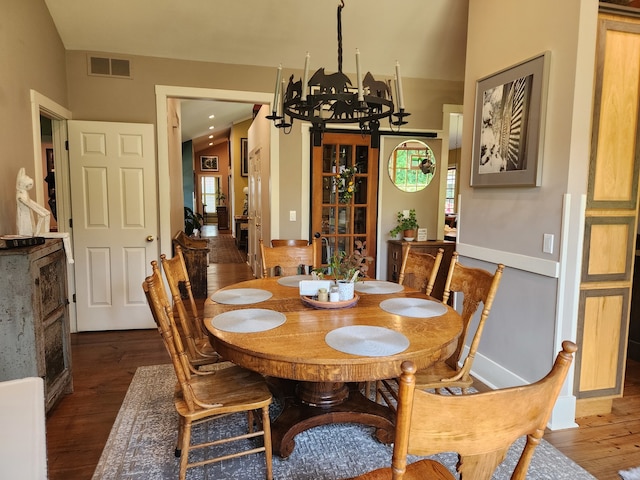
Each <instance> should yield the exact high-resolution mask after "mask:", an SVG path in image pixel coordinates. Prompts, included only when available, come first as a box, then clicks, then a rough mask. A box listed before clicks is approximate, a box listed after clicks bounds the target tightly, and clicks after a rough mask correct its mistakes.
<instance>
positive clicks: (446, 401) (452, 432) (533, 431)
mask: <svg viewBox="0 0 640 480" xmlns="http://www.w3.org/2000/svg"><path fill="white" fill-rule="evenodd" d="M576 350H577V347H576V345H575V343H573V342H570V341H564V342H563V343H562V351H560V352H559V353H558V355H557V356H556V360H555V363H554V364H553V367H552V368H551V371H550V372H549V373H548V374H547V375H546V376H545V377H544V378H543V379H542V380H540V381H538V382H536V383H533V384H530V385H525V386H521V387H512V388H505V389H502V390H494V391H491V392H486V393H478V394H473V395H435V394H433V393H430V392H425V391H422V390H419V389H418V388H417V386H416V378H415V373H416V368H415V365H414V364H413V362H409V361H406V362H403V364H402V375H401V376H400V381H399V383H400V389H399V395H398V411H397V417H396V418H397V420H396V421H397V423H396V433H395V440H394V445H393V457H392V461H391V468H383V469H378V470H374V471H372V472H369V473H365V474H364V475H360V476H359V477H356V478H357V480H383V479H384V480H424V479H429V480H454V479H455V476H454V475H453V474H452V473H451V472H450V471H449V470H448V469H446V468H444V466H442V465H441V464H440V463H438V462H436V461H435V460H430V459H425V460H419V461H417V462H415V463H412V464H411V465H407V454H411V455H424V456H429V455H434V454H436V453H442V452H456V453H457V454H458V455H459V462H458V465H457V471H458V473H459V474H460V479H461V480H467V479H474V480H489V479H491V477H492V475H493V472H494V470H495V469H496V467H497V466H498V465H499V464H500V463H502V461H503V460H504V458H505V456H506V454H507V451H508V450H509V447H510V446H511V445H512V444H513V442H515V441H516V440H517V439H518V438H520V437H522V436H523V435H526V443H525V446H524V448H523V450H522V453H521V454H520V458H519V460H518V463H517V465H516V467H515V470H514V471H513V474H512V475H511V479H512V480H524V479H525V478H526V475H527V470H528V468H529V463H530V462H531V458H532V456H533V453H534V450H535V448H536V447H537V446H538V444H539V443H540V439H541V438H542V436H543V435H544V430H545V428H546V426H547V422H548V421H549V417H550V416H551V411H552V410H553V407H554V405H555V403H556V400H557V398H558V395H559V393H560V389H561V388H562V384H563V383H564V381H565V378H566V376H567V372H568V370H569V366H570V365H571V362H572V360H573V354H574V353H575V352H576ZM352 480H355V479H352Z"/></svg>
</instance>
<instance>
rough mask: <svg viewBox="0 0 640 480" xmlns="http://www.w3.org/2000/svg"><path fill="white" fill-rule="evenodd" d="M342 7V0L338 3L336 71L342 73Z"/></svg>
mask: <svg viewBox="0 0 640 480" xmlns="http://www.w3.org/2000/svg"><path fill="white" fill-rule="evenodd" d="M343 8H344V0H341V5H338V71H339V72H340V73H342V9H343Z"/></svg>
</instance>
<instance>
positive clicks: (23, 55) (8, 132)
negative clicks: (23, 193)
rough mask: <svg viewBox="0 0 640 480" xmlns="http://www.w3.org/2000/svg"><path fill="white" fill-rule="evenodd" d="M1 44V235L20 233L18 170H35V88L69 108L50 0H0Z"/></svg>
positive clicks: (63, 63)
mask: <svg viewBox="0 0 640 480" xmlns="http://www.w3.org/2000/svg"><path fill="white" fill-rule="evenodd" d="M0 46H1V47H0V65H1V67H0V112H1V114H0V166H1V167H2V175H0V234H7V233H16V225H15V224H16V202H15V192H16V183H15V182H16V176H17V173H18V170H19V169H20V167H25V169H26V172H27V175H29V176H31V177H33V176H34V174H35V172H34V162H35V159H34V146H33V140H32V125H31V103H30V102H31V101H30V90H31V89H33V90H36V91H38V92H39V93H41V94H42V95H44V96H46V97H48V98H49V99H51V100H53V101H55V102H56V103H58V104H59V105H62V106H65V107H66V106H67V90H66V73H65V52H64V48H63V45H62V41H61V40H60V37H59V35H58V33H57V31H56V29H55V27H54V25H53V21H52V20H51V17H50V15H49V11H48V10H47V7H46V6H45V4H44V1H42V0H26V1H4V2H0ZM34 180H35V181H39V182H43V179H35V178H34ZM31 198H32V199H34V200H35V199H36V195H35V188H34V190H32V191H31Z"/></svg>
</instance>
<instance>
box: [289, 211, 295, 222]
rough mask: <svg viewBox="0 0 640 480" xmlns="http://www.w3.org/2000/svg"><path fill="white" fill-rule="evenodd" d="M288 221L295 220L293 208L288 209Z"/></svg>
mask: <svg viewBox="0 0 640 480" xmlns="http://www.w3.org/2000/svg"><path fill="white" fill-rule="evenodd" d="M289 221H290V222H295V221H296V211H295V210H289Z"/></svg>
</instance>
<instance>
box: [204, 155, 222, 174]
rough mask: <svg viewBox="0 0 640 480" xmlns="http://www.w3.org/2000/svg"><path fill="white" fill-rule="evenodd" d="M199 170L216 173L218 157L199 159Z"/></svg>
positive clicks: (206, 156)
mask: <svg viewBox="0 0 640 480" xmlns="http://www.w3.org/2000/svg"><path fill="white" fill-rule="evenodd" d="M200 170H202V171H203V172H217V171H218V156H217V155H215V156H208V155H202V156H201V157H200Z"/></svg>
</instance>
